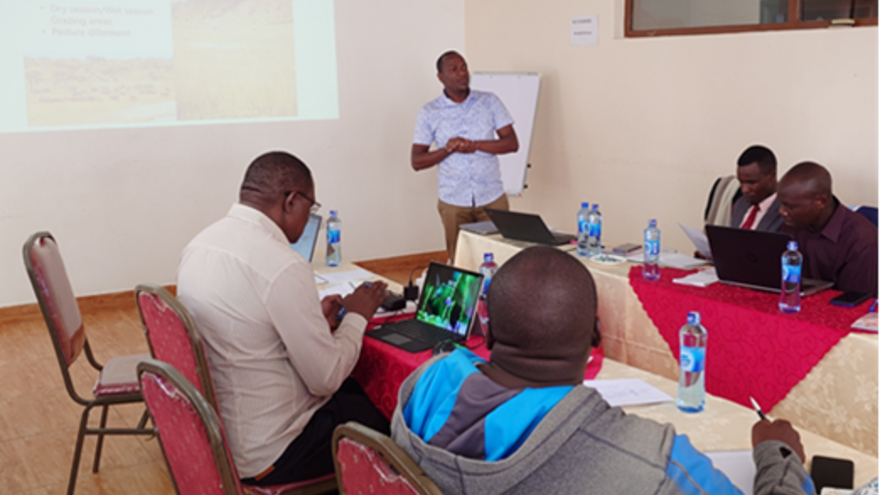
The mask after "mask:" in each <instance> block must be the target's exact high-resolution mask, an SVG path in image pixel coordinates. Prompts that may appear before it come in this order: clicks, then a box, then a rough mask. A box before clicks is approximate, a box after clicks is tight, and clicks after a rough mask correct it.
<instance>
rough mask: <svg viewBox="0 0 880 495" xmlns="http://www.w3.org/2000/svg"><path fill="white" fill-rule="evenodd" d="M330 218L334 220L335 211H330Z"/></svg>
mask: <svg viewBox="0 0 880 495" xmlns="http://www.w3.org/2000/svg"><path fill="white" fill-rule="evenodd" d="M330 218H336V210H330Z"/></svg>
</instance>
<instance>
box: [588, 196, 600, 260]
mask: <svg viewBox="0 0 880 495" xmlns="http://www.w3.org/2000/svg"><path fill="white" fill-rule="evenodd" d="M587 224H588V227H589V232H588V235H587V256H596V255H597V254H602V213H601V212H600V211H599V204H598V203H596V204H594V205H593V209H592V210H590V214H589V215H588V216H587Z"/></svg>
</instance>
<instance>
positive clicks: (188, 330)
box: [135, 284, 336, 495]
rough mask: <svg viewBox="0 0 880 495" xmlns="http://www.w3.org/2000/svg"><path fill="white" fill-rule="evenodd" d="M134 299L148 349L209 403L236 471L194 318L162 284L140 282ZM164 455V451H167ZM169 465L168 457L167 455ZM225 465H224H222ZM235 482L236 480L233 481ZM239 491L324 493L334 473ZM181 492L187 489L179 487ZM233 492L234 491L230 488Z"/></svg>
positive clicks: (267, 494) (331, 484)
mask: <svg viewBox="0 0 880 495" xmlns="http://www.w3.org/2000/svg"><path fill="white" fill-rule="evenodd" d="M135 300H136V301H137V305H138V311H140V315H141V322H142V323H143V326H144V332H145V333H146V334H147V342H149V344H150V352H152V353H153V357H154V358H156V359H157V360H158V361H162V362H165V363H168V364H170V365H171V366H173V367H174V369H175V370H176V371H177V372H178V373H180V375H182V376H183V378H184V379H186V380H187V382H188V383H190V384H192V386H194V387H195V389H196V391H197V392H198V393H199V394H200V397H202V398H203V400H205V401H206V402H207V403H208V404H209V405H210V406H211V410H212V412H213V413H214V414H215V418H216V421H217V423H218V424H219V425H220V426H221V441H222V443H223V451H224V454H223V456H224V458H226V457H228V461H227V464H228V465H229V466H230V468H229V469H232V470H233V473H235V479H236V480H238V474H237V472H236V471H235V466H234V461H233V460H232V458H231V457H229V455H228V454H227V453H228V452H229V445H228V444H227V443H226V436H225V434H222V421H221V419H220V415H219V413H218V411H219V409H217V405H218V404H217V401H216V395H215V393H214V382H213V381H212V380H211V372H210V368H209V367H208V360H207V358H206V356H205V349H204V347H203V344H202V340H201V337H199V332H198V330H197V329H196V324H195V321H194V320H193V319H192V316H190V314H189V311H187V309H186V308H185V307H184V306H183V305H182V304H181V303H180V301H178V300H177V298H176V297H174V296H173V295H171V293H170V292H168V291H167V290H166V289H164V288H163V287H160V286H158V285H154V284H141V285H138V286H137V288H136V289H135ZM159 439H160V440H161V439H162V430H161V428H160V431H159ZM166 458H167V454H166ZM168 465H169V468H171V469H173V468H172V467H171V459H170V458H168ZM224 469H225V468H224ZM236 483H238V482H237V481H236ZM241 486H242V488H243V490H244V491H243V492H242V493H247V494H252V495H278V494H288V495H308V494H318V493H326V492H328V491H332V490H334V489H335V488H336V479H335V475H333V474H329V475H326V476H320V477H318V478H313V479H310V480H305V481H300V482H296V483H290V484H284V485H277V486H251V485H241ZM180 493H189V492H187V491H181V492H180ZM230 493H236V492H234V491H233V492H230Z"/></svg>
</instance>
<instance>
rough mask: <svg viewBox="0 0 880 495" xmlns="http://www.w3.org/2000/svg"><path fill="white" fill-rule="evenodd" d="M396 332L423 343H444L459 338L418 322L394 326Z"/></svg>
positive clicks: (406, 322)
mask: <svg viewBox="0 0 880 495" xmlns="http://www.w3.org/2000/svg"><path fill="white" fill-rule="evenodd" d="M394 327H395V328H394V330H395V331H396V332H398V333H402V334H405V335H406V336H407V337H409V338H411V339H413V340H419V341H422V342H426V343H427V342H430V343H432V344H434V343H437V342H440V341H443V340H450V339H456V338H458V336H457V335H456V334H454V333H452V332H449V331H447V330H443V329H442V328H437V327H432V326H431V325H428V324H427V323H422V322H420V321H418V320H403V321H398V322H396V323H395V324H394Z"/></svg>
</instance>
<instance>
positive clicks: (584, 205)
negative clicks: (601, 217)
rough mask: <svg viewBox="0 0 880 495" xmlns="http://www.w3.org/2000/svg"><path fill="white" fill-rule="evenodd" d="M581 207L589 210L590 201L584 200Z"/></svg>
mask: <svg viewBox="0 0 880 495" xmlns="http://www.w3.org/2000/svg"><path fill="white" fill-rule="evenodd" d="M581 208H582V209H584V210H589V209H590V203H587V202H586V201H584V202H582V203H581Z"/></svg>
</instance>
